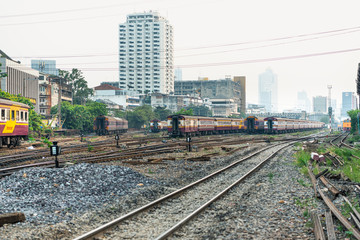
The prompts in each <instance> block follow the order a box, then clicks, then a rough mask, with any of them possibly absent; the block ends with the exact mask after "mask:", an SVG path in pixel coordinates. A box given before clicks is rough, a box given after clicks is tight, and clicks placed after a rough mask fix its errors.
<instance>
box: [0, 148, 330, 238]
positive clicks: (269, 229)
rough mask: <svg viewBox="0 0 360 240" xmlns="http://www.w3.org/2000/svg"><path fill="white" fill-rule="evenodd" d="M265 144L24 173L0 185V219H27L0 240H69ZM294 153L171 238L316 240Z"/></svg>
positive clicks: (0, 231)
mask: <svg viewBox="0 0 360 240" xmlns="http://www.w3.org/2000/svg"><path fill="white" fill-rule="evenodd" d="M265 145H267V144H259V145H258V144H256V146H251V147H249V148H247V149H244V150H241V151H239V152H236V153H235V154H233V155H231V156H218V157H214V158H212V160H211V161H208V162H189V161H188V162H186V161H184V160H176V161H169V162H168V163H167V164H166V165H159V166H158V167H157V166H149V165H146V166H141V165H140V166H134V167H132V168H133V169H134V170H132V169H130V168H127V167H123V166H112V165H109V164H110V163H107V164H106V165H98V164H94V165H92V164H80V165H75V166H69V167H66V168H63V169H27V170H25V171H21V172H19V173H16V174H14V175H12V176H10V177H7V178H4V179H2V180H0V213H4V212H13V211H22V212H24V213H25V215H26V217H27V220H26V222H24V223H17V224H12V225H11V224H7V225H4V227H2V228H1V227H0V239H73V238H74V237H77V236H79V235H81V234H83V233H84V232H87V231H90V230H92V229H94V228H95V227H97V226H99V225H101V224H104V223H107V222H109V221H111V220H113V219H114V218H116V217H119V216H121V215H123V214H125V213H128V212H129V211H131V210H133V209H135V208H138V207H141V206H143V205H145V204H147V203H148V202H150V201H153V200H155V199H156V198H159V197H160V196H163V195H165V194H167V193H169V192H172V191H174V190H175V189H178V188H180V187H181V186H183V185H186V184H188V183H190V182H193V181H195V180H197V179H199V178H201V177H203V176H204V175H206V174H209V173H210V172H214V171H215V170H217V169H219V168H222V167H223V166H224V165H227V164H228V163H230V162H232V161H235V160H238V159H239V158H242V157H243V156H244V155H247V154H249V153H250V152H251V151H253V150H255V149H256V148H259V147H260V146H265ZM293 153H294V151H293V150H292V148H291V147H290V148H287V149H286V150H285V151H283V152H282V153H281V154H280V156H279V157H275V158H274V159H273V160H271V161H270V162H269V163H268V164H266V165H265V166H264V169H263V170H260V171H259V172H258V173H256V174H254V175H253V176H252V177H250V178H249V179H248V180H247V181H246V183H245V185H242V186H240V187H239V188H234V189H233V190H232V191H230V193H229V194H228V195H227V196H225V197H224V198H222V199H221V200H220V201H218V202H217V203H215V204H212V205H211V206H210V207H209V208H208V210H206V211H205V212H204V213H203V215H201V216H199V217H198V218H197V219H196V220H194V221H193V222H191V223H190V225H189V226H187V227H185V228H183V229H182V230H181V231H179V232H178V233H176V234H175V235H174V236H172V237H171V238H180V239H313V238H314V235H313V233H312V229H311V227H310V226H308V224H307V222H308V218H306V217H305V216H304V214H303V212H304V209H302V208H301V207H300V206H299V204H298V203H297V201H300V202H305V201H307V200H309V201H310V200H311V199H313V194H314V193H313V189H312V188H311V187H310V185H309V183H310V182H309V180H307V179H306V177H305V176H304V175H302V174H301V173H300V172H299V169H298V168H297V167H295V166H294V164H293V163H292V162H293V157H292V154H293ZM136 171H139V172H142V173H143V174H144V175H147V176H148V177H146V176H144V175H142V174H140V173H137V172H136ZM150 177H151V178H150ZM81 178H82V179H81ZM155 179H156V180H155ZM44 180H45V181H44ZM300 180H301V181H303V182H304V184H305V185H306V186H303V185H302V184H300V183H299V181H300ZM44 182H46V183H44ZM22 186H24V187H22ZM9 189H10V190H9ZM21 189H23V190H21ZM23 204H25V205H24V206H26V208H24V207H21V206H23ZM316 205H317V208H318V209H319V208H320V209H319V210H321V209H324V207H323V206H322V204H319V202H318V203H317V204H316ZM315 208H316V207H315ZM139 227H143V226H139ZM149 231H151V229H149ZM133 232H136V230H134V231H133ZM127 237H130V238H131V239H136V234H135V235H128V236H127Z"/></svg>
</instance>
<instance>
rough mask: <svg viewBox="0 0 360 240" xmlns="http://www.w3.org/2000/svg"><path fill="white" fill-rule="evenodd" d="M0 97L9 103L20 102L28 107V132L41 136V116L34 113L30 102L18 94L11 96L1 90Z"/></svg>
mask: <svg viewBox="0 0 360 240" xmlns="http://www.w3.org/2000/svg"><path fill="white" fill-rule="evenodd" d="M0 97H2V98H8V99H10V100H11V101H15V102H21V103H24V104H26V105H28V106H29V107H30V109H29V131H32V132H37V133H38V134H39V135H40V134H41V132H42V126H43V123H42V121H41V119H42V116H41V115H40V114H37V113H36V112H35V110H34V105H33V104H32V103H31V102H30V100H29V99H28V98H25V97H23V96H21V95H20V94H18V95H13V94H10V93H7V92H4V91H2V90H0Z"/></svg>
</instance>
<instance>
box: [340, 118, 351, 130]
mask: <svg viewBox="0 0 360 240" xmlns="http://www.w3.org/2000/svg"><path fill="white" fill-rule="evenodd" d="M342 129H343V131H344V132H350V131H351V120H350V119H346V120H344V121H343V123H342Z"/></svg>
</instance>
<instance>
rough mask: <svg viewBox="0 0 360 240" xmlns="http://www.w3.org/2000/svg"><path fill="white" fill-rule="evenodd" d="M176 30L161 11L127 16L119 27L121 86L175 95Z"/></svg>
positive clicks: (128, 88) (122, 87)
mask: <svg viewBox="0 0 360 240" xmlns="http://www.w3.org/2000/svg"><path fill="white" fill-rule="evenodd" d="M173 52H174V49H173V27H172V26H171V25H170V24H169V22H168V20H166V19H165V18H163V17H161V16H160V15H159V13H157V12H151V11H150V12H145V13H136V14H131V15H128V16H127V20H126V23H124V24H120V25H119V83H120V84H119V87H120V88H121V89H127V90H136V91H138V92H139V93H148V92H149V93H150V92H160V93H166V94H169V93H172V92H174V65H173V59H174V56H173Z"/></svg>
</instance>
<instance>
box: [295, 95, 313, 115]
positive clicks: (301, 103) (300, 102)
mask: <svg viewBox="0 0 360 240" xmlns="http://www.w3.org/2000/svg"><path fill="white" fill-rule="evenodd" d="M310 107H311V103H310V100H309V98H308V96H307V93H306V92H305V91H301V92H298V93H297V108H298V109H301V110H303V111H306V112H308V113H310V112H311V109H310Z"/></svg>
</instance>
